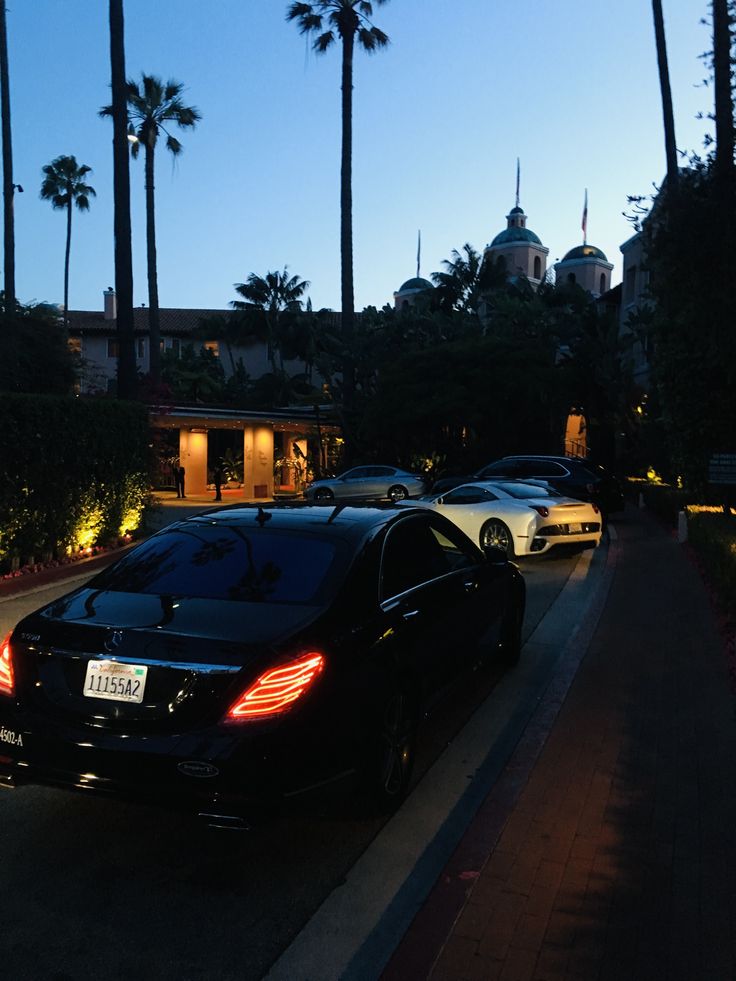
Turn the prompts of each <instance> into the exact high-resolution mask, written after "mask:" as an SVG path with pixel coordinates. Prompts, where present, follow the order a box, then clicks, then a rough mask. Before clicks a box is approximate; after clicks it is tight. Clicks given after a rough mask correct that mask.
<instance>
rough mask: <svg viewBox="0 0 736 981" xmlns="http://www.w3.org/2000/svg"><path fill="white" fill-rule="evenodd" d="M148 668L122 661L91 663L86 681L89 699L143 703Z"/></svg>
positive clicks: (85, 688) (88, 665) (88, 666)
mask: <svg viewBox="0 0 736 981" xmlns="http://www.w3.org/2000/svg"><path fill="white" fill-rule="evenodd" d="M147 674H148V667H147V666H146V665H140V664H122V663H121V662H120V661H89V662H88V663H87V676H86V677H85V679H84V694H85V695H86V696H87V697H88V698H108V699H111V700H112V701H114V702H142V701H143V689H144V688H145V687H146V675H147Z"/></svg>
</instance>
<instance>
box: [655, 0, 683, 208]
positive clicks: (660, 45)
mask: <svg viewBox="0 0 736 981" xmlns="http://www.w3.org/2000/svg"><path fill="white" fill-rule="evenodd" d="M652 13H653V15H654V39H655V41H656V44H657V66H658V68H659V87H660V90H661V93H662V119H663V122H664V149H665V155H666V158H667V187H668V189H669V190H670V191H675V190H676V189H677V184H678V179H679V171H678V168H677V144H676V142H675V116H674V113H673V110H672V89H671V88H670V71H669V65H668V62H667V41H666V38H665V33H664V16H663V14H662V0H652Z"/></svg>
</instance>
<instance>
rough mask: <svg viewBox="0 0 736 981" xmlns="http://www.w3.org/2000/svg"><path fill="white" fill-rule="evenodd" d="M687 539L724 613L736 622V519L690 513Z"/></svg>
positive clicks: (706, 513) (704, 513)
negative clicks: (701, 564) (716, 594)
mask: <svg viewBox="0 0 736 981" xmlns="http://www.w3.org/2000/svg"><path fill="white" fill-rule="evenodd" d="M687 537H688V541H689V542H690V544H691V545H692V547H693V548H694V549H695V551H696V552H697V554H698V557H699V558H700V560H701V562H702V563H703V568H704V569H705V572H706V575H707V576H708V579H709V580H710V581H711V582H712V584H713V587H714V589H715V590H716V592H717V593H718V597H719V600H720V602H721V604H722V605H723V608H724V610H726V611H727V613H728V614H729V616H730V617H732V618H733V619H734V620H736V517H734V516H731V517H726V515H724V514H712V513H708V512H701V513H694V514H693V513H690V514H688V522H687Z"/></svg>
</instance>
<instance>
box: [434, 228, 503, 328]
mask: <svg viewBox="0 0 736 981" xmlns="http://www.w3.org/2000/svg"><path fill="white" fill-rule="evenodd" d="M442 265H443V266H444V267H445V271H444V272H436V273H432V279H433V281H434V284H435V286H436V287H437V292H438V298H439V302H440V306H441V307H442V308H443V309H444V310H445V311H446V312H448V313H449V312H450V311H452V310H457V311H460V312H461V313H469V314H473V313H477V312H478V304H479V302H480V300H481V299H482V297H483V294H484V293H485V292H487V291H489V290H493V289H500V288H501V287H503V286H504V285H505V284H506V282H507V279H508V274H507V272H506V265H505V263H504V262H503V260H497V261H496V262H494V261H493V260H490V259H485V258H484V257H483V256H482V255H481V254H480V253H479V252H477V251H476V250H475V249H474V248H473V246H472V245H470V243H469V242H466V243H465V245H464V246H463V247H462V253H460V252H458V250H457V249H453V250H452V253H451V257H450V258H449V259H443V260H442Z"/></svg>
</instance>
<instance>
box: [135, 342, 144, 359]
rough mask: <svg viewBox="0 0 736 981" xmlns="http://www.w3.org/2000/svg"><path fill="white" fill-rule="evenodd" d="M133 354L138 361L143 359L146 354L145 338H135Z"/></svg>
mask: <svg viewBox="0 0 736 981" xmlns="http://www.w3.org/2000/svg"><path fill="white" fill-rule="evenodd" d="M135 356H136V358H138V360H139V361H141V360H143V358H145V356H146V339H145V338H144V337H137V338H136V342H135Z"/></svg>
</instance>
